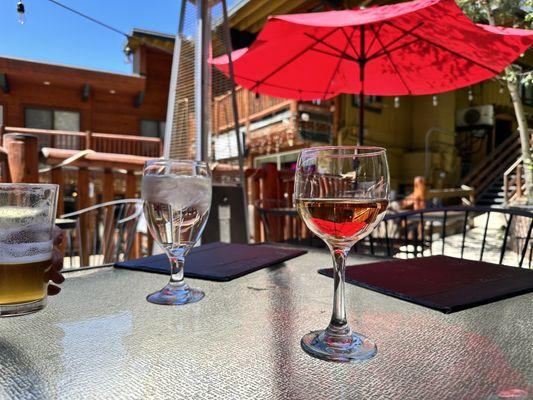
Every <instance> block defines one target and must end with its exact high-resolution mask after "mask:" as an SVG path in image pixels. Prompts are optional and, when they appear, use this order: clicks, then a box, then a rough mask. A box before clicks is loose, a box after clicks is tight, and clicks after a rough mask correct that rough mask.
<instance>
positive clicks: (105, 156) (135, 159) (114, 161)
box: [41, 134, 152, 171]
mask: <svg viewBox="0 0 533 400" xmlns="http://www.w3.org/2000/svg"><path fill="white" fill-rule="evenodd" d="M93 137H94V134H93ZM41 153H42V154H43V156H44V159H45V163H46V164H48V165H56V164H59V163H60V162H62V161H64V160H66V159H67V158H70V157H72V156H73V155H75V154H78V153H79V152H78V151H77V150H65V149H52V148H49V147H43V148H42V149H41ZM151 159H152V158H150V157H141V156H131V155H128V154H110V153H90V154H87V155H85V156H84V157H82V158H79V159H77V160H75V161H73V162H72V163H70V164H69V165H71V166H74V167H80V168H102V169H106V168H109V169H125V170H136V171H140V170H142V168H143V166H144V164H145V163H146V162H147V161H148V160H151Z"/></svg>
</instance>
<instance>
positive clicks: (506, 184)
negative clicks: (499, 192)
mask: <svg viewBox="0 0 533 400" xmlns="http://www.w3.org/2000/svg"><path fill="white" fill-rule="evenodd" d="M525 183H526V182H525V177H524V166H523V163H522V157H521V156H520V157H518V158H517V159H516V161H515V162H514V163H513V164H511V166H510V167H509V168H507V170H506V171H505V172H504V173H503V196H504V200H505V204H509V203H511V202H513V201H514V200H517V199H519V198H520V197H522V196H523V195H524V191H525Z"/></svg>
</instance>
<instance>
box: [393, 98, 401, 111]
mask: <svg viewBox="0 0 533 400" xmlns="http://www.w3.org/2000/svg"><path fill="white" fill-rule="evenodd" d="M394 108H400V97H399V96H396V97H395V98H394Z"/></svg>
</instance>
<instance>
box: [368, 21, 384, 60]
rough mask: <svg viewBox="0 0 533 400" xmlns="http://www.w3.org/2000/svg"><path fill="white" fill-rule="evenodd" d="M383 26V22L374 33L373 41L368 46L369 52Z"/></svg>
mask: <svg viewBox="0 0 533 400" xmlns="http://www.w3.org/2000/svg"><path fill="white" fill-rule="evenodd" d="M381 28H383V22H381V23H380V24H379V26H378V29H377V31H376V32H375V33H374V37H373V38H372V41H371V42H370V45H369V46H368V53H370V50H372V46H374V43H375V42H376V38H377V37H378V35H379V32H380V31H381Z"/></svg>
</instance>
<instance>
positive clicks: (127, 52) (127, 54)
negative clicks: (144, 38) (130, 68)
mask: <svg viewBox="0 0 533 400" xmlns="http://www.w3.org/2000/svg"><path fill="white" fill-rule="evenodd" d="M132 54H133V50H132V49H131V47H130V46H128V45H126V47H124V62H125V63H126V64H131V63H132Z"/></svg>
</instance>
